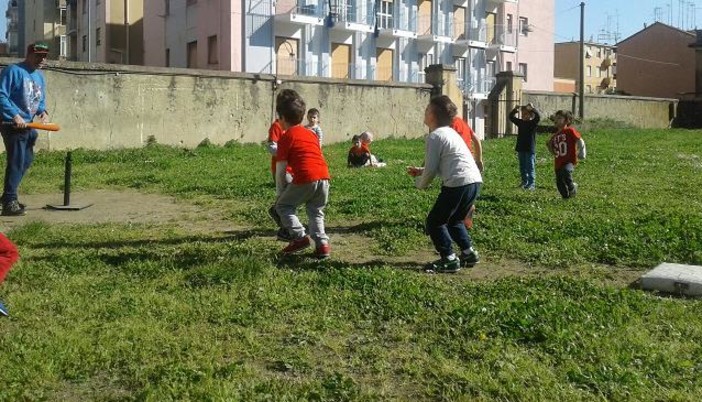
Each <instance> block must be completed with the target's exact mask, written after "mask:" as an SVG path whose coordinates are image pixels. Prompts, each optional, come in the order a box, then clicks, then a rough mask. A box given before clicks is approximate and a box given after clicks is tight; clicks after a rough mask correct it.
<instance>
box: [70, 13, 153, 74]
mask: <svg viewBox="0 0 702 402" xmlns="http://www.w3.org/2000/svg"><path fill="white" fill-rule="evenodd" d="M155 1H157V0H150V2H155ZM68 36H69V40H68V54H69V59H70V60H75V61H83V62H90V63H117V64H137V65H138V64H144V1H143V0H68Z"/></svg>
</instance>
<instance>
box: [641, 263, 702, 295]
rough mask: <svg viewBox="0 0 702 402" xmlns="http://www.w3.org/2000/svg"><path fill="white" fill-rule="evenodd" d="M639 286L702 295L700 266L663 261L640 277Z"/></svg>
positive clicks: (701, 270)
mask: <svg viewBox="0 0 702 402" xmlns="http://www.w3.org/2000/svg"><path fill="white" fill-rule="evenodd" d="M641 288H642V289H646V290H659V291H662V292H667V293H675V294H683V295H686V296H697V297H700V296H702V266H699V265H684V264H672V263H667V262H664V263H662V264H660V265H658V266H657V267H655V268H653V269H652V270H651V271H649V272H647V273H646V274H644V275H643V276H642V277H641Z"/></svg>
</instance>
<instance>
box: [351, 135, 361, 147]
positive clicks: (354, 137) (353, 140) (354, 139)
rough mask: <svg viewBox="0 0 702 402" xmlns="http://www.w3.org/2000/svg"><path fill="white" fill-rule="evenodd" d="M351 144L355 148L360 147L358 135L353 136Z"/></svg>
mask: <svg viewBox="0 0 702 402" xmlns="http://www.w3.org/2000/svg"><path fill="white" fill-rule="evenodd" d="M351 143H353V146H355V147H357V148H358V147H360V146H361V136H360V135H354V136H353V137H352V138H351Z"/></svg>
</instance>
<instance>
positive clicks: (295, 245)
mask: <svg viewBox="0 0 702 402" xmlns="http://www.w3.org/2000/svg"><path fill="white" fill-rule="evenodd" d="M309 246H310V238H309V236H304V237H301V238H299V239H295V240H291V241H290V243H288V245H287V246H286V247H285V248H284V249H282V250H281V253H283V254H293V253H297V252H298V251H300V250H304V249H306V248H307V247H309Z"/></svg>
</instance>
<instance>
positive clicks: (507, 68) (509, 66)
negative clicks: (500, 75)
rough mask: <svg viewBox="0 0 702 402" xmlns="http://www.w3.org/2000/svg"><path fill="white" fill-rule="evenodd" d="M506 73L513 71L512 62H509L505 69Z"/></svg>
mask: <svg viewBox="0 0 702 402" xmlns="http://www.w3.org/2000/svg"><path fill="white" fill-rule="evenodd" d="M505 71H512V62H511V61H508V62H507V66H506V67H505Z"/></svg>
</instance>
